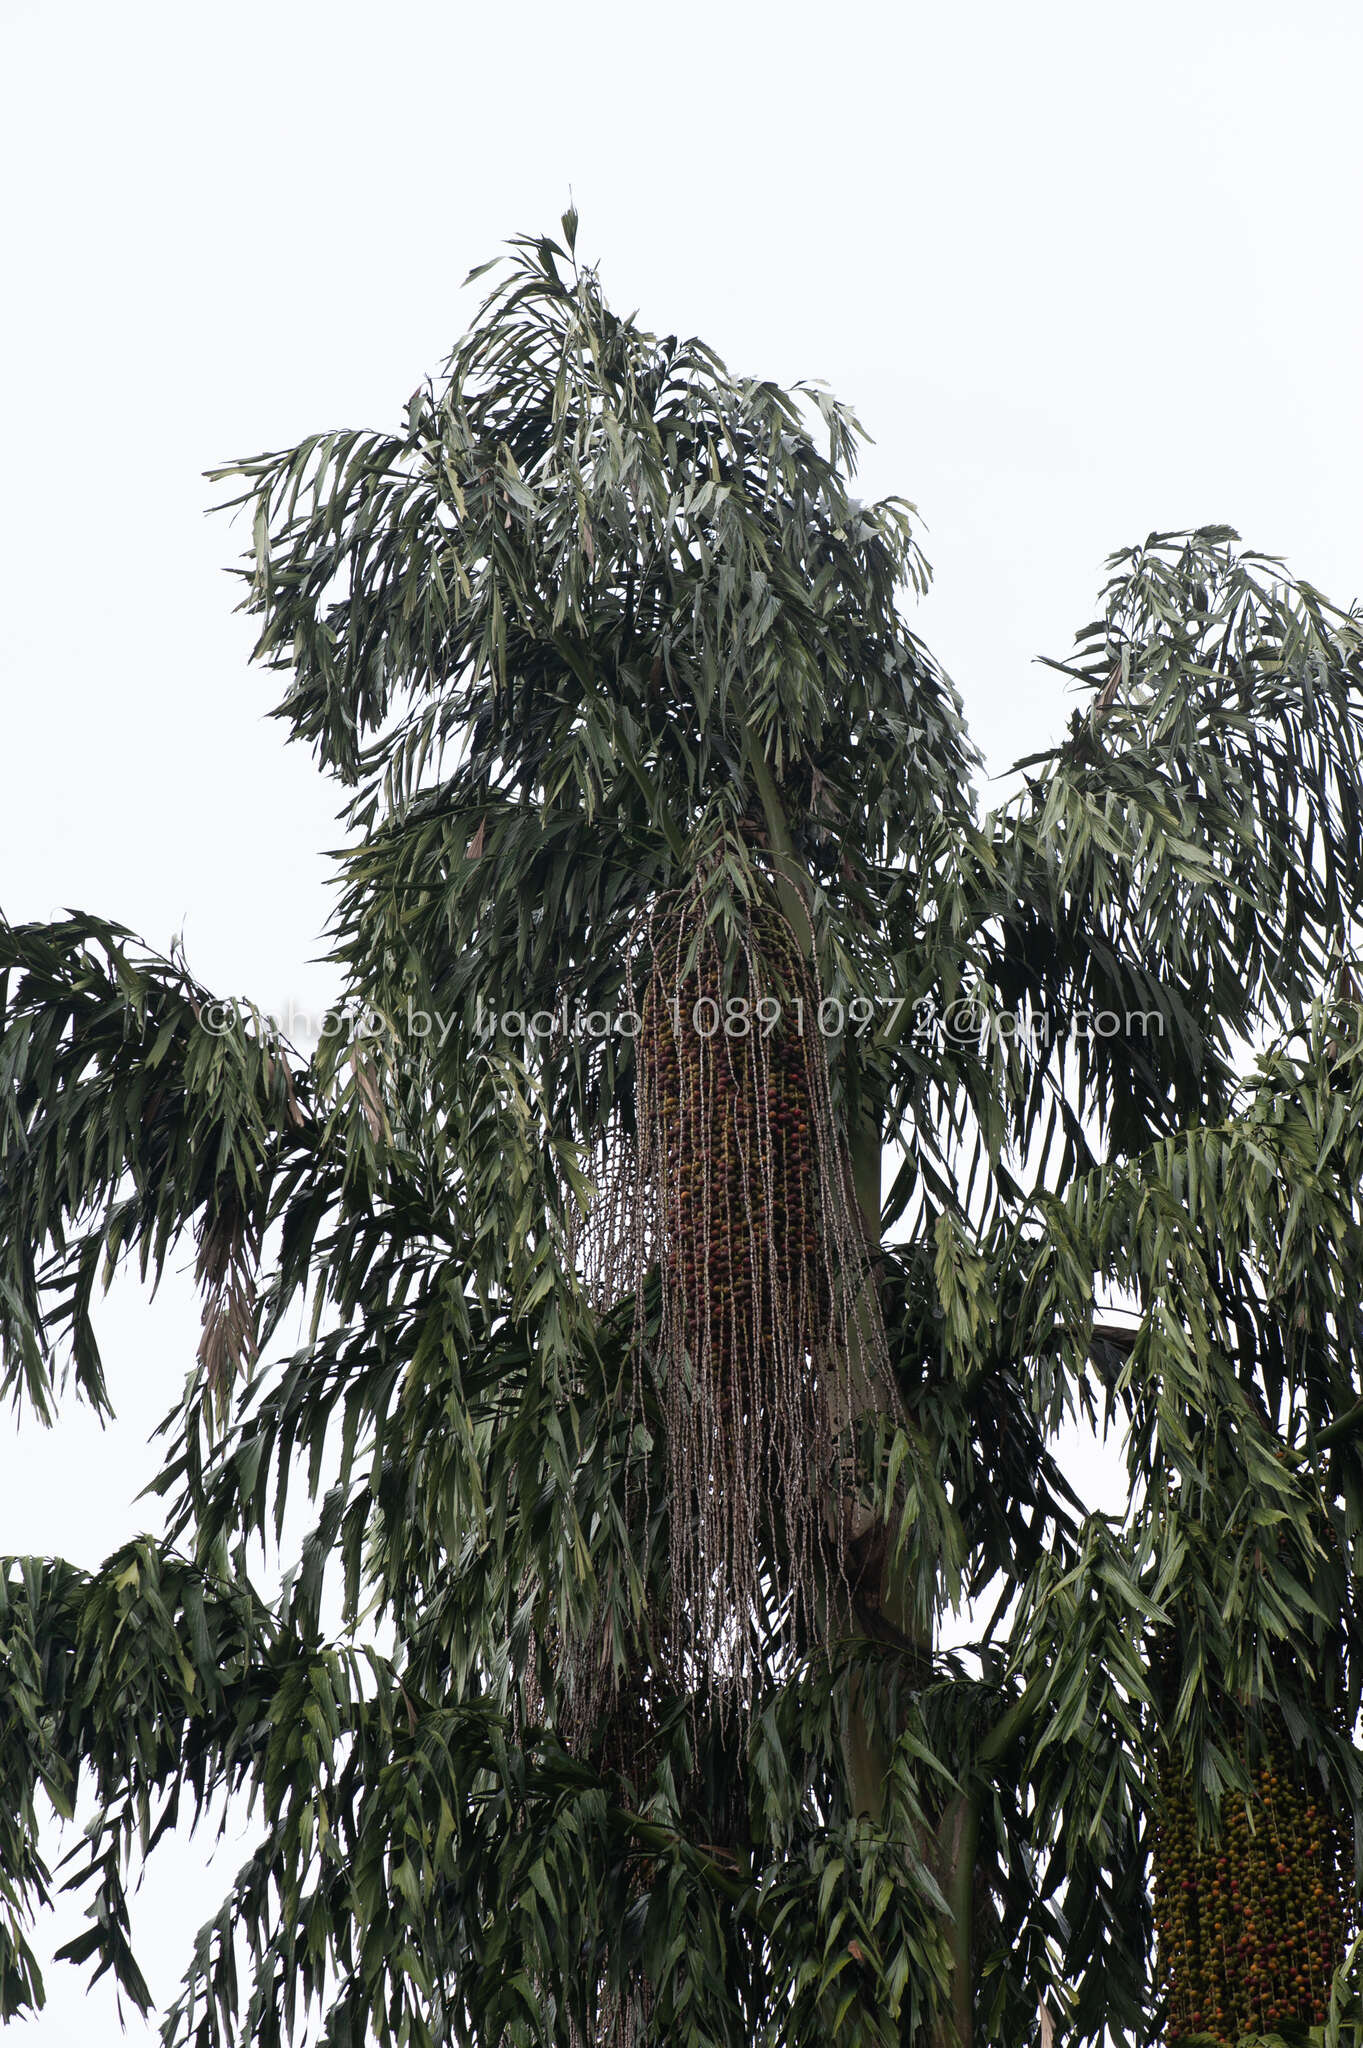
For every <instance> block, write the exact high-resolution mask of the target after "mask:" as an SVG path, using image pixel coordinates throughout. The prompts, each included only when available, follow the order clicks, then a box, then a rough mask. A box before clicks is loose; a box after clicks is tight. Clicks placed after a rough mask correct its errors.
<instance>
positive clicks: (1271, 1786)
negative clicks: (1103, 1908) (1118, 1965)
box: [1154, 1732, 1344, 2043]
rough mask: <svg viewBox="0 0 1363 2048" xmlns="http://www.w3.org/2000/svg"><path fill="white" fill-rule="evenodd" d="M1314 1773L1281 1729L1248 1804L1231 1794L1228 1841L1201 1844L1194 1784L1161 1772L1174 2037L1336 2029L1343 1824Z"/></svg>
mask: <svg viewBox="0 0 1363 2048" xmlns="http://www.w3.org/2000/svg"><path fill="white" fill-rule="evenodd" d="M1305 1772H1306V1765H1305V1762H1304V1759H1302V1758H1301V1757H1300V1756H1299V1754H1298V1753H1297V1752H1296V1751H1295V1750H1294V1749H1293V1747H1292V1744H1291V1743H1290V1742H1289V1741H1288V1739H1287V1737H1286V1734H1285V1733H1282V1732H1278V1733H1276V1734H1275V1735H1274V1736H1272V1737H1271V1738H1270V1740H1269V1743H1268V1747H1267V1753H1266V1755H1265V1757H1264V1760H1263V1762H1262V1763H1261V1765H1260V1766H1259V1768H1258V1769H1257V1770H1256V1771H1255V1773H1254V1774H1253V1784H1254V1789H1253V1793H1252V1796H1251V1798H1250V1800H1249V1802H1248V1804H1247V1803H1246V1801H1245V1799H1244V1798H1243V1796H1241V1795H1240V1794H1230V1793H1228V1794H1227V1795H1226V1797H1225V1798H1224V1799H1223V1800H1222V1802H1221V1825H1220V1830H1219V1835H1218V1837H1217V1838H1216V1839H1209V1840H1205V1841H1203V1842H1201V1843H1199V1842H1198V1839H1197V1828H1196V1823H1195V1816H1194V1812H1193V1802H1192V1798H1191V1794H1190V1791H1189V1787H1188V1783H1187V1780H1186V1779H1185V1778H1184V1777H1182V1776H1181V1775H1180V1774H1179V1773H1178V1772H1177V1771H1176V1770H1175V1769H1174V1768H1173V1767H1172V1765H1170V1764H1168V1763H1166V1765H1165V1766H1164V1768H1163V1770H1162V1771H1161V1774H1160V1783H1159V1793H1158V1809H1157V1819H1156V1834H1155V1854H1154V1872H1155V1923H1156V1927H1157V1930H1158V1934H1159V1951H1160V1971H1161V1976H1162V1978H1163V1981H1164V1988H1165V1992H1166V1996H1167V1999H1168V2009H1169V2018H1168V2032H1169V2038H1170V2039H1171V2040H1177V2039H1178V2038H1179V2036H1180V2035H1183V2034H1191V2033H1206V2034H1210V2035H1212V2036H1213V2038H1215V2039H1217V2040H1220V2041H1224V2042H1227V2043H1234V2042H1235V2041H1236V2040H1237V2039H1238V2038H1239V2037H1240V2036H1241V2035H1242V2034H1250V2033H1266V2032H1269V2031H1271V2030H1272V2029H1274V2028H1277V2027H1280V2026H1282V2025H1284V2024H1287V2023H1290V2022H1295V2023H1297V2024H1300V2025H1304V2026H1321V2025H1323V2024H1324V2021H1325V2018H1326V2014H1327V2010H1328V2007H1329V2002H1330V1980H1331V1978H1332V1976H1333V1974H1334V1971H1335V1967H1336V1965H1337V1964H1338V1962H1339V1960H1340V1955H1341V1951H1342V1947H1343V1935H1344V1902H1343V1892H1342V1888H1341V1884H1340V1870H1339V1864H1340V1856H1339V1840H1338V1835H1337V1831H1336V1828H1335V1823H1334V1818H1333V1815H1332V1814H1331V1813H1330V1812H1329V1811H1328V1809H1327V1808H1326V1806H1325V1804H1324V1801H1323V1798H1322V1795H1321V1793H1320V1791H1319V1790H1318V1789H1313V1788H1312V1787H1311V1786H1310V1785H1309V1784H1308V1783H1306V1782H1304V1779H1305Z"/></svg>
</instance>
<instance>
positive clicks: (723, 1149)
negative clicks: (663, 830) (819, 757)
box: [633, 885, 892, 1698]
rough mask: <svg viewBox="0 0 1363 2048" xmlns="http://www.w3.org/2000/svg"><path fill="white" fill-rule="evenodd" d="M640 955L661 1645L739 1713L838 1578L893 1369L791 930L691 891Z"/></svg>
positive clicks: (638, 1212) (807, 974)
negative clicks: (655, 1304)
mask: <svg viewBox="0 0 1363 2048" xmlns="http://www.w3.org/2000/svg"><path fill="white" fill-rule="evenodd" d="M647 937H648V948H647V950H648V956H649V961H650V967H649V973H648V979H647V985H646V988H645V992H644V997H643V1002H642V1006H641V1023H642V1028H641V1032H640V1037H639V1065H638V1082H637V1096H636V1125H637V1135H636V1145H637V1162H636V1165H637V1179H636V1190H637V1193H636V1200H635V1206H634V1216H633V1236H634V1246H635V1293H636V1301H638V1302H639V1303H640V1304H642V1301H643V1298H644V1296H643V1286H642V1282H643V1277H644V1272H645V1268H646V1267H647V1266H649V1265H651V1264H652V1263H653V1262H655V1261H656V1263H657V1266H658V1270H659V1273H660V1277H661V1315H660V1324H659V1330H658V1339H657V1345H658V1354H659V1357H660V1360H661V1364H662V1377H663V1411H664V1429H665V1434H666V1439H667V1467H668V1495H669V1499H668V1505H669V1524H670V1549H671V1560H670V1561H671V1603H670V1613H669V1616H668V1635H669V1637H670V1638H671V1640H672V1641H673V1642H674V1643H675V1644H677V1645H679V1646H680V1647H681V1649H682V1651H683V1654H684V1656H686V1657H688V1658H689V1659H691V1660H692V1662H693V1664H694V1665H695V1667H696V1669H697V1670H698V1671H700V1670H703V1672H704V1674H705V1677H706V1679H707V1680H708V1682H709V1683H710V1684H712V1685H714V1686H716V1687H717V1688H718V1689H719V1691H720V1693H721V1694H722V1695H727V1696H728V1697H731V1698H732V1697H734V1696H735V1695H737V1696H740V1697H746V1696H750V1695H751V1692H752V1688H753V1685H754V1682H755V1681H756V1679H757V1676H758V1671H759V1667H760V1665H761V1662H762V1656H763V1643H764V1639H766V1638H767V1637H768V1636H769V1634H770V1630H771V1627H772V1624H773V1622H774V1621H775V1622H777V1623H779V1625H780V1628H781V1632H782V1639H783V1640H784V1641H785V1642H787V1643H788V1642H790V1641H792V1640H797V1639H798V1638H799V1636H800V1635H801V1632H802V1631H807V1630H808V1628H809V1626H810V1625H812V1624H813V1623H814V1621H815V1617H816V1614H817V1612H818V1611H819V1603H820V1601H821V1599H823V1598H824V1597H825V1596H826V1594H827V1590H828V1587H829V1584H830V1578H831V1576H832V1575H835V1574H839V1573H841V1572H842V1566H843V1543H844V1535H843V1530H844V1524H845V1520H846V1515H845V1500H846V1494H847V1489H848V1487H849V1484H850V1478H849V1450H848V1439H849V1426H850V1423H851V1421H852V1419H853V1417H854V1415H855V1414H856V1413H857V1412H858V1408H859V1407H864V1406H865V1405H866V1395H865V1389H866V1388H867V1386H868V1385H870V1386H872V1387H874V1388H875V1389H876V1390H877V1393H878V1395H879V1401H880V1405H881V1406H882V1407H884V1406H886V1405H887V1404H888V1403H889V1401H890V1400H892V1396H891V1395H889V1393H888V1391H887V1390H888V1389H889V1387H890V1384H891V1382H890V1373H889V1365H888V1358H887V1355H886V1349H885V1338H884V1332H883V1328H882V1326H881V1322H880V1317H879V1309H878V1305H877V1303H876V1300H875V1295H874V1287H873V1283H872V1279H871V1274H870V1262H869V1253H868V1247H867V1241H866V1234H865V1231H864V1229H863V1227H862V1225H861V1223H860V1221H859V1218H858V1215H857V1210H856V1205H855V1198H854V1196H853V1194H852V1192H851V1186H850V1178H849V1173H848V1169H847V1161H846V1153H845V1150H844V1148H843V1146H842V1144H841V1141H840V1139H839V1136H838V1132H837V1129H836V1126H835V1123H834V1116H833V1106H832V1099H831V1095H830V1088H829V1076H828V1063H827V1058H826V1049H825V1044H824V1040H823V1037H822V1033H821V1030H820V1024H821V1010H820V1000H819V997H820V992H819V988H818V984H817V981H816V978H815V974H814V971H813V969H812V968H811V966H810V964H809V962H808V960H807V959H806V957H805V952H804V950H803V948H802V946H801V944H800V941H799V940H798V939H797V937H796V934H795V932H794V931H793V929H792V927H791V925H790V923H789V922H788V921H787V919H786V918H785V917H784V916H783V915H782V913H781V911H780V910H779V909H778V907H777V906H776V904H775V902H774V901H771V900H767V901H759V902H756V903H750V904H747V905H744V906H741V907H739V908H738V909H737V910H735V909H734V908H733V907H732V906H726V915H725V917H724V919H722V920H721V919H720V918H718V917H716V916H715V915H714V913H713V906H712V905H710V904H708V903H707V896H706V891H705V888H704V886H703V885H697V886H696V887H695V888H694V889H693V890H691V891H690V892H689V893H688V894H687V895H686V896H685V897H683V898H682V899H681V900H680V901H677V902H673V903H672V904H670V905H667V906H664V907H663V908H661V909H660V910H659V911H658V912H657V913H656V914H655V916H654V919H653V921H652V924H651V926H650V928H649V931H648V935H647ZM640 1313H641V1315H642V1309H641V1311H640Z"/></svg>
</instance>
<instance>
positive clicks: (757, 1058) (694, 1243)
mask: <svg viewBox="0 0 1363 2048" xmlns="http://www.w3.org/2000/svg"><path fill="white" fill-rule="evenodd" d="M740 972H741V977H742V984H743V985H742V986H741V988H740V991H739V992H738V993H737V994H736V993H735V980H734V977H733V975H732V974H731V975H730V978H729V980H728V982H727V984H726V979H725V975H724V972H723V962H722V960H721V957H720V951H719V946H718V943H717V941H716V939H715V937H714V934H713V931H712V930H710V929H707V928H705V927H703V926H702V927H701V928H699V929H697V928H696V925H695V924H694V923H693V921H692V920H691V919H682V920H677V921H676V922H674V923H673V924H672V925H671V926H670V927H669V928H665V929H664V931H663V932H661V933H660V934H659V940H658V943H657V945H656V948H655V954H654V973H653V976H652V979H651V981H650V983H649V987H648V990H647V993H646V995H645V999H644V1007H643V1018H642V1027H643V1028H642V1046H641V1056H642V1062H643V1068H644V1071H645V1072H646V1073H647V1074H648V1076H649V1084H650V1092H651V1096H652V1108H653V1114H654V1119H655V1121H656V1125H657V1140H658V1142H657V1154H658V1156H657V1159H656V1171H657V1172H658V1173H659V1175H660V1176H661V1178H662V1183H663V1185H662V1215H663V1238H664V1241H663V1245H662V1247H661V1249H662V1254H663V1260H664V1265H665V1270H666V1274H667V1277H668V1279H669V1280H670V1281H671V1283H672V1288H673V1290H674V1291H675V1297H676V1301H677V1304H678V1307H679V1309H680V1318H681V1325H682V1328H681V1335H682V1337H683V1341H684V1345H685V1350H686V1353H687V1355H688V1357H689V1358H690V1360H691V1361H692V1363H693V1366H694V1364H695V1362H696V1361H698V1360H699V1359H701V1358H702V1357H708V1358H711V1359H713V1360H714V1361H715V1364H716V1368H717V1370H718V1371H719V1372H720V1373H721V1375H722V1376H723V1379H724V1382H725V1387H724V1392H725V1397H726V1400H727V1401H729V1402H732V1401H734V1400H735V1399H738V1398H740V1390H741V1389H742V1387H743V1382H744V1378H745V1374H744V1370H743V1368H744V1367H745V1366H747V1365H749V1364H759V1363H760V1362H761V1361H763V1360H766V1361H770V1359H771V1358H772V1356H773V1353H774V1350H775V1348H776V1347H777V1345H778V1343H779V1334H780V1330H781V1327H782V1324H783V1323H784V1324H786V1325H789V1322H790V1319H791V1318H792V1317H793V1318H794V1320H795V1321H796V1322H797V1323H798V1324H799V1325H800V1326H801V1327H800V1330H799V1333H798V1335H797V1338H796V1341H797V1342H798V1343H799V1345H800V1348H803V1345H804V1343H805V1342H807V1341H808V1335H809V1331H810V1324H811V1321H812V1318H813V1316H814V1315H815V1314H816V1313H817V1308H818V1303H819V1297H820V1294H821V1292H822V1288H821V1277H822V1270H823V1263H824V1262H823V1256H822V1249H821V1246H820V1242H819V1237H818V1231H817V1224H816V1216H815V1199H814V1190H815V1187H816V1182H817V1172H816V1159H815V1132H814V1127H813V1118H814V1104H813V1089H812V1086H811V1075H810V1072H809V1064H808V1058H807V1053H808V1046H807V1041H806V1039H805V1038H804V1036H803V1035H801V1034H799V1033H797V1032H795V1031H792V1030H790V1029H789V1028H787V1027H780V1028H777V1029H774V1030H772V1031H770V1033H768V1032H767V1031H766V1030H765V1029H764V1028H763V1026H762V1025H761V1024H760V1022H758V1023H753V1022H752V1021H750V1020H751V1017H752V1013H753V1010H754V1007H755V1004H756V1002H758V1001H761V1000H762V993H763V991H764V989H765V990H768V991H769V990H770V989H771V988H772V987H773V986H782V987H784V988H786V989H794V990H795V991H796V993H797V997H798V999H799V1004H800V1005H802V1006H803V1008H804V1009H805V1010H806V1011H807V1012H808V1013H809V1014H811V1015H812V1014H813V1011H814V1008H815V1000H814V995H813V989H812V986H811V982H810V976H809V971H808V968H807V967H806V965H805V962H804V961H803V959H802V958H801V955H800V951H799V947H798V945H797V942H796V940H795V937H794V934H793V933H792V931H791V929H790V926H789V925H788V924H787V923H786V921H785V919H784V918H783V917H781V915H780V914H779V912H777V911H776V910H774V909H771V908H763V907H758V908H757V909H755V910H754V911H753V913H752V922H751V927H750V930H749V933H748V934H747V945H746V947H745V952H744V957H743V960H742V963H741V969H740ZM758 977H761V979H759V978H758ZM730 1004H733V1005H735V1006H739V1005H741V1006H742V1007H741V1009H740V1010H739V1014H740V1017H741V1018H742V1019H743V1021H744V1022H745V1023H746V1025H747V1028H746V1029H744V1030H742V1031H741V1032H738V1033H735V1034H732V1035H731V1034H730V1032H729V1031H727V1030H726V1029H725V1028H724V1024H723V1022H721V1021H719V1020H724V1019H727V1018H728V1017H730V1016H731V1015H732V1014H733V1011H732V1010H731V1009H730V1008H729V1007H728V1006H729V1005H730ZM773 1007H774V1005H773ZM781 1007H782V1009H783V1011H785V1012H787V1013H791V1012H793V1011H794V1010H795V1008H796V1007H797V1006H796V1005H789V1004H784V1003H783V1004H782V1006H781ZM749 1420H750V1421H751V1422H753V1423H755V1422H756V1421H757V1417H756V1416H750V1417H749Z"/></svg>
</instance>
